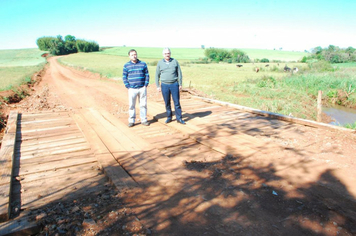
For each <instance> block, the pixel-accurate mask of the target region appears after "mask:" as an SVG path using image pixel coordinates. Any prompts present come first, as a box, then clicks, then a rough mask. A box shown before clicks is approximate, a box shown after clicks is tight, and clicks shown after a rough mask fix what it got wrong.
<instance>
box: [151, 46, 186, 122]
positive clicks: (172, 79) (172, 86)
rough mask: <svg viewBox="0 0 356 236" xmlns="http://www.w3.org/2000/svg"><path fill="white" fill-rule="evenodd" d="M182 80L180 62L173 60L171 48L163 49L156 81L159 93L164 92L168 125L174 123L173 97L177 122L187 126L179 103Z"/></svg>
mask: <svg viewBox="0 0 356 236" xmlns="http://www.w3.org/2000/svg"><path fill="white" fill-rule="evenodd" d="M182 78H183V77H182V71H181V69H180V66H179V63H178V61H177V60H175V59H174V58H171V50H170V49H169V48H165V49H163V59H162V60H160V61H159V62H158V63H157V69H156V78H155V79H156V86H157V91H159V92H160V91H162V96H163V99H164V103H165V106H166V113H167V120H166V123H169V122H171V121H172V115H173V114H172V108H171V95H172V98H173V103H174V108H175V115H176V120H177V122H178V123H180V124H183V125H184V124H185V121H184V120H183V119H182V108H181V106H180V101H179V99H180V98H179V91H180V90H182ZM160 81H161V86H160Z"/></svg>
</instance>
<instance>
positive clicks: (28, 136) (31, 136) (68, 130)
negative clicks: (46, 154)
mask: <svg viewBox="0 0 356 236" xmlns="http://www.w3.org/2000/svg"><path fill="white" fill-rule="evenodd" d="M58 133H61V134H62V135H65V134H74V133H78V127H74V126H73V127H72V126H71V127H64V128H60V129H57V130H54V131H53V130H50V131H40V132H32V133H25V134H22V133H21V131H19V132H18V133H17V138H16V141H28V140H37V139H39V138H50V137H53V136H58Z"/></svg>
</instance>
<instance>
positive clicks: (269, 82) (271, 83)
mask: <svg viewBox="0 0 356 236" xmlns="http://www.w3.org/2000/svg"><path fill="white" fill-rule="evenodd" d="M276 83H277V81H276V80H275V79H274V78H273V77H272V76H270V77H268V76H263V77H262V79H261V80H260V81H258V83H257V86H258V87H260V88H264V87H267V88H274V87H275V86H276Z"/></svg>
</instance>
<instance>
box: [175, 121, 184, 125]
mask: <svg viewBox="0 0 356 236" xmlns="http://www.w3.org/2000/svg"><path fill="white" fill-rule="evenodd" d="M177 122H178V123H179V124H182V125H185V121H184V120H177Z"/></svg>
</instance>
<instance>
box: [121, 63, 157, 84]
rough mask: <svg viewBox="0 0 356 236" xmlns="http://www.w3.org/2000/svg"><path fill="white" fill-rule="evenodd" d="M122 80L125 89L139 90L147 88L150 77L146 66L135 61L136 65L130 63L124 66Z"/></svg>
mask: <svg viewBox="0 0 356 236" xmlns="http://www.w3.org/2000/svg"><path fill="white" fill-rule="evenodd" d="M122 79H123V81H124V85H125V87H126V88H141V87H143V86H148V83H149V80H150V76H149V74H148V68H147V64H146V63H145V62H143V61H140V60H138V59H137V62H136V63H133V62H132V61H129V62H127V63H126V64H125V65H124V69H123V72H122Z"/></svg>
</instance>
